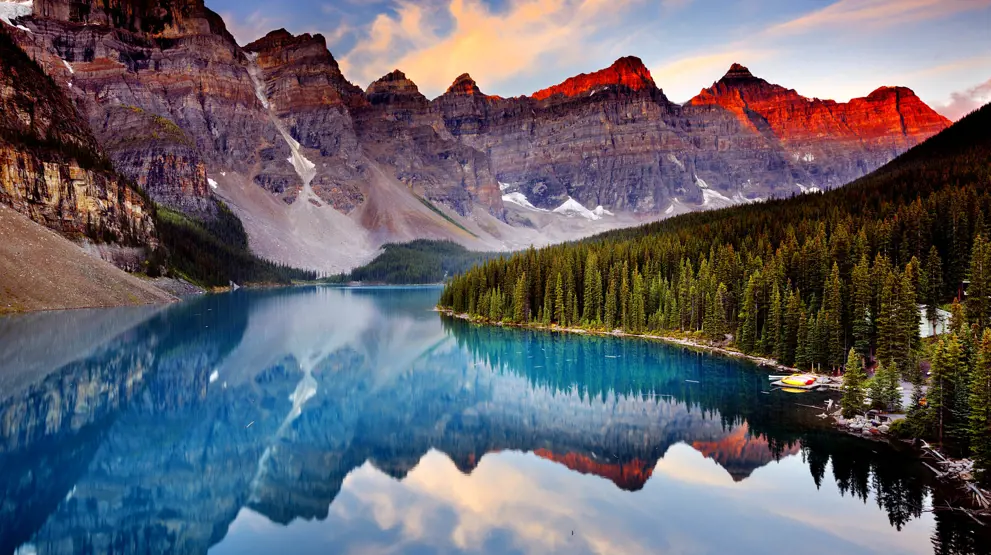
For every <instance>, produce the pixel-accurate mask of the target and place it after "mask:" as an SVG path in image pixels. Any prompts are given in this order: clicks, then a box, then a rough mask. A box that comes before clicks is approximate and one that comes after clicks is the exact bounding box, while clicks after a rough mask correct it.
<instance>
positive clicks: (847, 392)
mask: <svg viewBox="0 0 991 555" xmlns="http://www.w3.org/2000/svg"><path fill="white" fill-rule="evenodd" d="M866 380H867V375H866V374H865V373H864V368H863V362H862V361H861V359H860V355H858V354H857V350H856V349H850V352H849V353H848V354H847V361H846V368H845V370H844V372H843V397H842V398H841V399H840V406H841V407H842V409H843V417H844V418H853V417H854V416H855V415H857V414H859V413H860V412H862V411H863V410H864V382H865V381H866Z"/></svg>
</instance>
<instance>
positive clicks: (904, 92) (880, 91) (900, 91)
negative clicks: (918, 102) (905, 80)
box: [867, 85, 916, 100]
mask: <svg viewBox="0 0 991 555" xmlns="http://www.w3.org/2000/svg"><path fill="white" fill-rule="evenodd" d="M890 95H896V96H898V97H899V98H911V97H915V96H916V94H915V91H913V90H912V89H910V88H908V87H898V86H894V87H892V86H888V85H884V86H881V87H878V88H876V89H874V90H873V91H872V92H871V94H869V95H867V99H868V100H876V99H880V98H885V97H887V96H890Z"/></svg>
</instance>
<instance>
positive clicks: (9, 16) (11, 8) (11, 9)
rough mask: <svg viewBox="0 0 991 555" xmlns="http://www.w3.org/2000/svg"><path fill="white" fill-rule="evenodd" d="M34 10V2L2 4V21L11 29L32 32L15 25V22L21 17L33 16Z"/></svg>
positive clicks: (0, 18) (0, 7)
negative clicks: (15, 28)
mask: <svg viewBox="0 0 991 555" xmlns="http://www.w3.org/2000/svg"><path fill="white" fill-rule="evenodd" d="M33 10H34V2H33V1H32V0H27V1H19V2H0V21H3V22H4V23H6V24H7V25H10V26H11V27H17V28H18V29H20V30H22V31H27V32H29V33H30V32H31V30H30V29H28V28H27V27H24V26H23V25H14V23H13V21H14V20H15V19H17V18H19V17H26V16H29V15H31V12H32V11H33Z"/></svg>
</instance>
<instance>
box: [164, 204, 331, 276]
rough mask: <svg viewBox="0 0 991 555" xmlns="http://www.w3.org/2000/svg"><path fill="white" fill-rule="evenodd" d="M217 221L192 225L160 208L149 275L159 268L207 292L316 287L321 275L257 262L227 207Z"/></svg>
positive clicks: (185, 218) (246, 239) (283, 265)
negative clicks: (255, 286) (296, 284)
mask: <svg viewBox="0 0 991 555" xmlns="http://www.w3.org/2000/svg"><path fill="white" fill-rule="evenodd" d="M218 204H219V209H220V210H219V213H218V216H217V218H216V219H214V220H213V221H210V222H201V221H197V220H193V219H191V218H189V217H188V216H185V215H183V214H181V213H179V212H176V211H173V210H170V209H168V208H165V207H162V206H158V207H157V209H156V211H155V213H156V216H155V225H156V229H157V232H158V238H159V240H160V241H161V245H160V246H159V248H158V249H156V251H155V252H154V253H153V254H152V256H151V258H150V260H149V274H150V275H153V276H154V275H155V274H156V273H157V272H155V270H156V269H157V268H158V267H160V266H165V267H167V268H168V270H169V272H171V273H173V274H175V275H176V276H177V277H182V278H184V279H187V280H189V281H191V282H193V283H197V284H199V285H203V286H226V285H228V283H229V282H230V281H234V282H236V283H241V284H243V283H280V284H288V283H291V282H292V281H294V280H298V281H313V280H316V279H317V273H316V272H313V271H309V270H300V269H298V268H292V267H290V266H287V265H285V264H279V263H276V262H271V261H268V260H263V259H261V258H258V257H257V256H255V255H254V254H252V253H251V251H250V250H249V249H248V238H247V234H246V233H245V231H244V227H243V225H242V224H241V220H239V219H238V218H237V216H236V215H235V214H234V213H233V212H231V211H230V209H229V208H228V207H227V206H226V205H224V204H223V203H218Z"/></svg>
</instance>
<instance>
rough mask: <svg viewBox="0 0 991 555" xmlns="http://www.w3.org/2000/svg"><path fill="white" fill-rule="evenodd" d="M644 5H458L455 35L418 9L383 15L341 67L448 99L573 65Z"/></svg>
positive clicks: (472, 1) (586, 0) (581, 0)
mask: <svg viewBox="0 0 991 555" xmlns="http://www.w3.org/2000/svg"><path fill="white" fill-rule="evenodd" d="M637 1H639V0H621V1H611V0H512V1H511V2H510V4H509V7H508V9H505V10H503V11H500V12H493V11H492V10H491V9H490V8H489V7H488V6H487V5H486V4H484V3H483V2H482V1H481V0H451V1H450V4H449V5H448V6H447V8H446V9H447V11H448V12H449V14H450V17H451V19H452V21H453V25H452V27H451V29H450V30H445V31H443V32H442V31H440V30H438V29H437V28H436V27H435V26H433V25H432V23H431V22H432V21H434V20H435V17H434V16H435V15H436V14H435V13H431V12H429V11H426V10H425V8H423V7H421V6H419V5H415V4H412V3H405V4H402V5H401V6H400V8H399V10H398V11H397V13H396V15H395V16H390V15H387V14H381V15H379V16H378V17H377V18H376V19H375V21H374V22H373V24H372V26H371V28H370V30H369V36H368V39H367V40H365V41H363V42H362V43H360V44H359V45H358V46H357V47H356V48H355V49H354V50H352V51H351V52H349V53H348V54H347V56H345V57H344V58H343V59H342V60H341V66H342V69H343V70H344V72H345V74H346V75H348V76H349V77H350V78H352V79H355V80H357V81H358V82H359V83H362V84H366V83H369V82H371V81H373V80H375V79H377V78H379V77H381V76H382V75H384V74H386V73H388V72H389V71H391V70H392V69H396V68H398V69H402V70H403V71H404V72H405V73H406V74H407V75H408V76H409V77H410V78H411V79H412V80H413V81H415V82H416V83H417V85H419V86H420V88H421V89H422V90H424V91H425V93H427V94H438V93H440V92H443V91H444V90H445V89H446V88H447V86H448V85H450V84H451V82H452V81H453V80H454V78H455V77H457V76H458V75H460V74H461V73H464V72H466V71H470V72H471V74H472V76H473V77H475V79H476V80H477V81H479V83H480V84H481V86H482V88H483V90H484V88H485V86H486V85H489V86H491V85H493V84H495V83H498V82H501V81H503V80H506V79H509V78H511V77H516V76H519V75H521V74H527V73H535V72H537V71H539V69H540V68H539V64H538V63H537V62H538V60H539V59H540V58H541V57H544V56H547V55H551V54H553V55H555V56H556V57H558V58H559V59H560V58H565V57H568V58H570V55H568V50H569V49H574V47H575V46H576V45H579V44H580V43H581V42H582V41H583V39H584V38H585V37H588V36H590V35H591V34H593V32H594V31H595V30H596V29H599V28H601V27H603V26H605V25H608V24H609V23H610V22H614V21H617V18H618V17H619V16H620V14H621V13H622V12H624V11H625V10H626V8H628V7H629V6H630V5H632V4H634V3H636V2H637Z"/></svg>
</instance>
